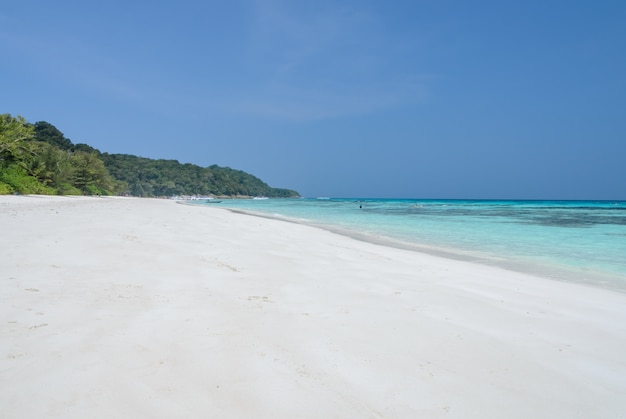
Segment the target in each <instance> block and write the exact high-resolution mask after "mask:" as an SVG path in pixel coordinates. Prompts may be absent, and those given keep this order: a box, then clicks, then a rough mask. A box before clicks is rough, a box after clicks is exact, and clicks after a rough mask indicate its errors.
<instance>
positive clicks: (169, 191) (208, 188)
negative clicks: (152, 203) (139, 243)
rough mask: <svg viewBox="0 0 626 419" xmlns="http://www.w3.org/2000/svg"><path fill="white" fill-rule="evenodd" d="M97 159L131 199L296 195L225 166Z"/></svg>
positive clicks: (112, 156) (128, 158) (122, 157)
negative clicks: (180, 196) (150, 197)
mask: <svg viewBox="0 0 626 419" xmlns="http://www.w3.org/2000/svg"><path fill="white" fill-rule="evenodd" d="M100 157H101V158H102V160H103V161H104V165H105V166H106V168H107V169H108V170H109V173H111V175H112V176H113V177H114V178H115V179H117V180H121V181H123V182H124V183H125V184H126V185H128V187H127V192H128V193H129V194H131V195H134V196H172V195H195V194H198V195H218V196H233V195H243V196H267V197H281V198H291V197H297V196H299V195H298V193H297V192H295V191H292V190H289V189H278V188H272V187H270V186H268V185H267V184H266V183H265V182H263V181H262V180H261V179H259V178H257V177H254V176H252V175H250V174H248V173H246V172H243V171H241V170H234V169H231V168H229V167H220V166H217V165H213V166H209V167H200V166H196V165H194V164H190V163H186V164H181V163H179V162H178V161H176V160H153V159H148V158H144V157H137V156H132V155H128V154H108V153H102V154H100Z"/></svg>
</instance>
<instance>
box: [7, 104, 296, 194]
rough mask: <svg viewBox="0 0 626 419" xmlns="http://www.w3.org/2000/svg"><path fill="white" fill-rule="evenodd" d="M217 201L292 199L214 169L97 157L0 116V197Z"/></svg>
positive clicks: (41, 126) (41, 128) (46, 129)
mask: <svg viewBox="0 0 626 419" xmlns="http://www.w3.org/2000/svg"><path fill="white" fill-rule="evenodd" d="M16 192H17V193H35V194H59V195H64V194H67V195H72V194H73V195H75V194H89V195H95V194H99V195H113V194H115V195H131V196H144V197H154V196H173V195H217V196H261V195H262V196H267V197H298V196H299V194H298V193H297V192H296V191H293V190H289V189H280V188H272V187H270V186H269V185H267V184H266V183H265V182H263V181H262V180H260V179H259V178H257V177H255V176H252V175H250V174H248V173H245V172H243V171H241V170H234V169H231V168H228V167H220V166H217V165H213V166H209V167H200V166H197V165H194V164H189V163H186V164H181V163H179V162H178V161H176V160H154V159H148V158H143V157H137V156H133V155H128V154H109V153H101V152H100V151H99V150H97V149H95V148H93V147H91V146H89V145H87V144H74V143H72V141H70V140H69V139H68V138H66V137H65V136H64V135H63V133H62V132H61V131H59V130H58V129H57V128H56V127H55V126H54V125H52V124H50V123H48V122H45V121H40V122H37V123H35V124H31V123H28V122H27V121H26V120H25V119H24V118H22V117H20V116H17V117H13V116H11V115H10V114H0V194H7V193H16Z"/></svg>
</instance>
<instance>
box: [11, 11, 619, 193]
mask: <svg viewBox="0 0 626 419" xmlns="http://www.w3.org/2000/svg"><path fill="white" fill-rule="evenodd" d="M0 54H1V55H0V56H1V57H2V59H1V61H0V80H1V82H2V84H1V87H0V113H11V114H13V115H22V116H24V117H25V118H26V119H27V120H28V121H30V122H36V121H47V122H50V123H52V124H53V125H55V126H56V127H57V128H59V129H60V130H61V131H62V132H63V133H64V134H65V136H66V137H68V138H69V139H71V140H72V141H73V142H74V143H87V144H89V145H91V146H93V147H96V148H98V149H99V150H100V151H103V152H109V153H127V154H135V155H139V156H144V157H150V158H166V159H176V160H179V161H180V162H183V163H194V164H198V165H201V166H209V165H212V164H218V165H220V166H228V167H232V168H234V169H240V170H244V171H246V172H248V173H251V174H253V175H255V176H257V177H259V178H261V179H262V180H264V181H266V182H267V183H269V184H270V185H271V186H274V187H284V188H290V189H295V190H297V191H299V192H300V193H301V194H302V195H303V196H308V197H315V196H335V197H407V198H534V199H551V198H554V199H626V1H624V0H617V1H612V0H601V1H598V0H589V1H585V0H579V1H578V0H577V1H574V0H566V1H556V0H539V1H536V0H526V1H505V0H502V1H480V0H477V1H461V0H405V1H402V0H396V1H383V0H377V1H374V0H346V1H343V0H330V1H327V0H315V1H313V0H311V1H306V0H293V1H286V0H285V1H280V0H259V1H253V0H241V1H239V0H228V1H224V0H218V1H214V0H198V1H192V0H171V1H170V0H167V1H165V0H150V1H142V0H124V1H121V0H107V1H98V2H90V1H84V0H76V1H73V0H71V1H70V0H55V1H49V0H40V1H33V0H20V1H11V2H3V4H2V7H0Z"/></svg>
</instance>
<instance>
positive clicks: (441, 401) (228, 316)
mask: <svg viewBox="0 0 626 419" xmlns="http://www.w3.org/2000/svg"><path fill="white" fill-rule="evenodd" d="M0 237H1V240H0V272H1V273H0V281H1V286H0V417H2V418H48V417H62V418H480V419H485V418H534V419H537V418H550V419H553V418H568V419H573V418H604V419H606V418H624V417H626V355H625V354H626V294H623V293H619V292H614V291H610V290H604V289H600V288H594V287H590V286H585V285H580V284H572V283H566V282H558V281H553V280H549V279H544V278H538V277H533V276H530V275H526V274H521V273H516V272H510V271H506V270H502V269H499V268H495V267H489V266H483V265H477V264H472V263H469V262H462V261H456V260H448V259H443V258H438V257H435V256H431V255H426V254H421V253H416V252H412V251H408V250H401V249H395V248H390V247H384V246H380V245H376V244H371V243H366V242H361V241H357V240H354V239H351V238H348V237H343V236H340V235H336V234H333V233H331V232H328V231H324V230H320V229H316V228H312V227H309V226H304V225H298V224H293V223H288V222H282V221H278V220H271V219H265V218H259V217H254V216H249V215H244V214H236V213H232V212H229V211H227V210H224V209H220V208H219V207H218V206H214V207H213V206H212V207H194V206H189V205H180V204H176V203H175V202H173V201H168V200H158V199H134V198H106V197H102V198H97V197H93V198H92V197H41V196H0Z"/></svg>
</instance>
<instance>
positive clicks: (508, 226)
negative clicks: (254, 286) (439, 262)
mask: <svg viewBox="0 0 626 419" xmlns="http://www.w3.org/2000/svg"><path fill="white" fill-rule="evenodd" d="M210 205H219V206H221V207H226V208H230V209H234V210H241V211H246V212H252V213H256V214H263V215H265V216H271V217H275V218H283V219H289V220H291V221H297V222H301V223H307V224H313V225H316V226H320V227H323V228H327V229H331V230H333V231H336V232H340V233H342V234H346V235H350V236H353V237H356V238H359V239H363V240H368V241H374V242H379V243H384V244H387V245H393V246H399V247H404V248H413V249H415V250H420V251H425V252H430V253H436V254H440V255H444V256H447V257H453V258H458V259H465V260H473V261H476V262H479V263H485V264H491V265H497V266H502V267H505V268H508V269H513V270H517V271H523V272H529V273H533V274H538V275H542V276H545V277H550V278H555V279H560V280H567V281H576V282H583V283H588V284H594V285H600V286H603V287H607V288H612V289H617V290H621V291H626V202H623V201H621V202H620V201H496V200H491V201H486V200H408V199H266V200H251V199H246V200H223V201H222V202H221V203H219V204H210Z"/></svg>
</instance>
